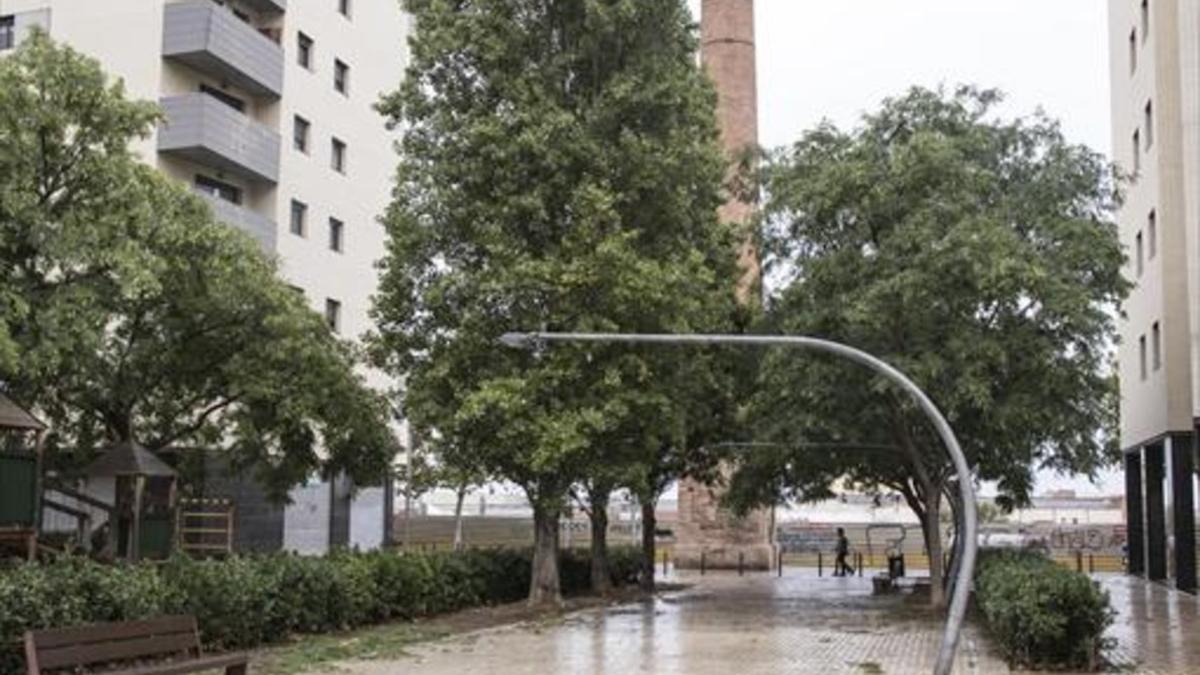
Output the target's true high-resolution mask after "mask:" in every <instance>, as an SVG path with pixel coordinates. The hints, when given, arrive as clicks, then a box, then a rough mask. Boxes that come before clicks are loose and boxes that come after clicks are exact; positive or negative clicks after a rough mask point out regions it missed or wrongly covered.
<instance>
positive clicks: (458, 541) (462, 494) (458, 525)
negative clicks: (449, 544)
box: [454, 485, 467, 551]
mask: <svg viewBox="0 0 1200 675" xmlns="http://www.w3.org/2000/svg"><path fill="white" fill-rule="evenodd" d="M455 497H456V500H455V502H454V550H455V551H461V550H463V546H464V544H465V542H463V501H464V500H465V499H466V498H467V487H466V486H465V485H462V486H459V488H458V494H456V495H455Z"/></svg>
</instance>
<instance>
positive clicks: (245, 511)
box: [204, 452, 284, 553]
mask: <svg viewBox="0 0 1200 675" xmlns="http://www.w3.org/2000/svg"><path fill="white" fill-rule="evenodd" d="M204 473H205V480H204V496H205V497H210V498H224V499H230V500H232V501H233V504H234V530H233V546H234V550H235V551H237V552H238V553H269V552H273V551H278V550H280V549H281V548H283V515H284V509H283V506H282V505H281V504H275V503H273V502H271V501H270V500H268V499H267V495H266V492H264V491H263V489H262V488H261V487H259V485H258V483H257V482H256V481H255V480H254V476H253V475H252V473H251V472H239V471H235V470H233V469H232V468H231V467H230V466H229V463H228V462H227V461H225V459H224V458H222V457H220V456H218V455H216V454H214V453H211V452H209V453H206V455H205V462H204Z"/></svg>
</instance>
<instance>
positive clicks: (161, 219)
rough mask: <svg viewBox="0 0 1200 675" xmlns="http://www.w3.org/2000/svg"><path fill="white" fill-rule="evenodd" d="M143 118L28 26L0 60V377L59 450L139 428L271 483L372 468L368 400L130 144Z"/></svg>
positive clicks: (378, 417) (258, 274)
mask: <svg viewBox="0 0 1200 675" xmlns="http://www.w3.org/2000/svg"><path fill="white" fill-rule="evenodd" d="M158 119H159V115H158V112H157V109H156V108H155V107H154V106H153V105H150V104H146V103H141V102H133V101H129V100H127V99H126V97H125V94H124V91H123V89H122V87H121V85H120V83H119V82H118V83H115V84H114V83H111V82H110V81H109V80H108V78H107V77H106V75H105V74H104V72H103V71H102V70H101V69H100V67H99V65H98V64H96V63H95V62H94V61H93V60H91V59H89V58H87V57H84V56H82V55H80V54H78V53H76V52H74V51H73V50H71V49H70V48H67V47H60V46H57V45H55V44H53V43H52V42H51V41H50V40H49V39H48V38H46V37H45V36H44V35H41V34H38V35H35V36H34V37H32V38H30V39H29V40H27V41H26V42H25V43H24V44H23V45H22V46H21V47H20V48H19V49H18V50H17V51H16V53H15V54H13V55H12V56H10V57H7V58H5V59H3V60H0V129H3V133H0V227H2V229H0V287H3V288H4V289H6V292H7V293H9V294H11V297H12V299H13V301H12V302H9V303H7V304H5V305H2V306H3V307H4V308H5V309H6V310H7V311H5V312H4V314H3V315H2V317H3V319H4V321H3V323H4V325H6V327H7V333H8V334H9V335H10V336H11V339H12V353H13V356H14V357H15V358H13V359H11V360H10V361H9V362H6V366H7V367H6V368H5V370H4V371H3V378H4V379H7V380H9V381H10V383H11V385H12V386H13V388H14V389H15V390H16V391H17V392H18V393H19V395H20V396H21V398H23V399H24V400H26V401H29V402H31V403H34V404H35V405H36V406H37V407H38V408H39V410H41V411H42V412H43V414H45V415H46V416H48V418H49V419H50V420H51V422H52V425H53V428H54V435H53V442H52V445H53V447H55V448H56V449H58V450H59V451H60V453H61V454H62V455H65V456H66V457H68V458H69V457H75V456H77V455H86V454H87V453H88V452H89V451H91V450H92V449H93V448H95V447H97V446H99V445H101V444H103V443H107V442H112V441H116V440H125V439H131V438H136V439H137V440H138V441H140V442H142V443H144V444H146V445H147V446H148V447H151V448H164V447H167V446H175V447H207V448H221V449H223V450H225V451H227V452H228V453H229V454H230V455H231V458H232V459H233V463H234V464H235V465H236V466H242V467H253V468H255V469H256V470H257V471H258V474H259V476H260V478H262V479H263V480H264V482H265V483H266V484H267V485H268V486H269V487H270V488H272V489H273V490H274V492H275V493H276V494H277V495H281V494H283V493H284V492H285V491H286V489H287V488H288V487H290V486H291V485H293V484H295V483H297V482H299V481H302V480H303V479H305V478H306V477H308V476H309V475H311V473H312V472H313V471H314V470H317V469H325V470H329V471H337V470H345V471H348V472H350V473H351V474H352V476H353V477H354V478H355V479H356V480H359V481H360V482H370V481H377V480H379V478H380V477H381V476H383V475H384V473H385V471H386V470H387V468H388V466H389V462H390V459H391V457H392V455H393V454H394V452H395V450H396V445H395V441H394V440H393V437H392V434H391V432H390V430H389V428H388V426H387V419H388V410H387V407H386V405H385V403H384V401H382V400H381V398H380V397H379V396H378V395H376V394H375V393H373V392H371V391H370V390H369V389H367V388H366V386H365V385H364V383H363V381H362V379H361V377H360V376H359V375H357V374H356V373H355V372H354V369H355V363H356V360H355V356H354V354H353V353H352V351H351V349H350V347H349V346H348V345H345V344H341V343H340V342H339V341H338V339H337V338H336V336H334V335H332V334H331V333H330V331H329V330H328V328H327V327H326V326H325V324H324V322H323V320H322V319H321V317H320V316H319V315H317V314H316V313H315V312H313V311H311V310H310V309H308V308H307V307H306V306H305V303H304V300H303V298H302V297H301V296H300V295H299V294H297V293H296V292H295V291H293V290H292V289H291V288H289V287H288V286H287V285H286V284H285V283H284V282H283V281H282V280H281V279H280V278H279V277H278V275H277V273H276V268H275V264H274V262H273V261H272V260H270V259H268V258H267V257H266V256H265V255H263V253H262V252H261V251H260V250H259V249H258V247H257V245H256V244H255V243H254V242H253V241H252V240H251V239H250V238H249V237H247V236H245V235H244V234H241V233H239V232H237V231H235V230H233V229H232V228H230V227H228V226H226V225H223V224H221V223H219V222H217V221H216V220H214V218H213V215H212V214H211V213H210V211H209V209H208V207H207V205H206V204H205V203H204V202H203V201H202V200H201V199H200V198H199V197H197V196H195V195H194V194H191V193H190V192H189V191H187V190H186V189H185V188H184V187H183V186H181V185H177V184H175V183H174V182H173V181H171V180H170V179H168V178H167V177H165V176H163V175H161V174H159V173H158V172H157V171H156V170H155V169H153V168H151V167H148V166H146V165H144V164H142V163H141V162H139V161H138V159H137V158H136V157H135V156H134V155H133V154H132V152H131V151H130V149H129V147H130V143H131V142H132V141H134V140H136V139H138V138H141V137H144V136H146V135H147V134H148V133H149V132H150V131H151V129H152V126H153V124H154V123H155V122H156V121H158ZM66 468H68V469H69V468H70V467H69V466H68V467H66Z"/></svg>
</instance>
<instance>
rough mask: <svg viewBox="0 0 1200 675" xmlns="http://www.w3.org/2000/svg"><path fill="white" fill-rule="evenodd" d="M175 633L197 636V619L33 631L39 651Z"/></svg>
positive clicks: (180, 617) (160, 620) (170, 619)
mask: <svg viewBox="0 0 1200 675" xmlns="http://www.w3.org/2000/svg"><path fill="white" fill-rule="evenodd" d="M171 633H191V634H193V635H195V633H196V617H194V616H187V615H182V616H164V617H161V618H157V619H147V620H145V621H126V622H123V623H96V624H89V625H86V626H71V627H69V628H49V629H46V630H35V631H33V641H34V644H36V645H37V648H38V650H39V651H40V650H42V649H47V648H54V647H64V646H73V645H85V644H92V643H95V642H109V641H111V640H126V639H129V638H135V637H145V636H147V635H169V634H171Z"/></svg>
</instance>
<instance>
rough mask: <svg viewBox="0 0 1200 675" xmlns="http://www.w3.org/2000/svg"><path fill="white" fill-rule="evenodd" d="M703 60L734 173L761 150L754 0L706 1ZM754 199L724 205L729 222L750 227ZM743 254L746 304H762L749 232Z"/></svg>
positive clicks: (741, 292) (741, 285) (742, 283)
mask: <svg viewBox="0 0 1200 675" xmlns="http://www.w3.org/2000/svg"><path fill="white" fill-rule="evenodd" d="M700 17H701V18H700V34H701V52H700V59H701V62H702V63H703V64H704V68H705V70H707V71H708V75H709V77H711V78H712V80H713V83H714V84H715V85H716V89H717V122H718V124H719V125H720V128H721V144H722V146H723V147H724V149H725V152H726V155H727V157H728V158H729V160H730V166H731V170H732V169H733V168H736V162H738V161H739V160H741V159H742V158H743V156H744V155H745V153H747V152H749V151H752V150H754V149H755V148H756V147H757V146H758V79H757V55H756V47H755V43H754V0H703V4H702V5H701V15H700ZM755 210H756V205H755V204H754V203H753V201H752V200H749V199H744V198H742V197H740V196H738V195H732V196H731V197H730V200H729V201H728V202H727V203H726V204H725V205H724V206H722V207H721V210H720V216H721V219H722V220H723V221H725V222H731V223H738V224H741V225H746V224H749V223H750V222H751V220H752V219H753V218H754V214H755ZM746 234H747V238H746V241H745V242H744V243H743V244H742V247H741V249H740V250H739V251H738V262H739V265H740V268H741V272H742V276H741V278H740V279H739V282H738V295H739V299H740V300H741V301H742V302H744V303H745V302H757V301H758V300H759V298H758V297H757V295H756V294H757V292H758V289H759V282H760V277H761V273H762V270H761V265H760V263H759V256H758V251H757V249H756V248H755V247H754V238H753V237H751V236H750V233H749V232H747V233H746Z"/></svg>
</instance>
